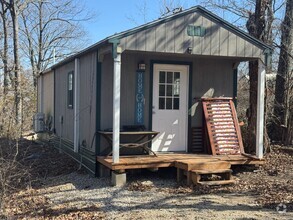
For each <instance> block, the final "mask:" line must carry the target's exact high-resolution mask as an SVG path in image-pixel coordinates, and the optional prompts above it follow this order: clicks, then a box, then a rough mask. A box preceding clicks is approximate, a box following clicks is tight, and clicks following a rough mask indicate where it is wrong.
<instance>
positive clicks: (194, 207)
mask: <svg viewBox="0 0 293 220" xmlns="http://www.w3.org/2000/svg"><path fill="white" fill-rule="evenodd" d="M0 141H1V140H0ZM0 144H1V142H0ZM3 146H6V144H1V147H3ZM7 146H8V145H7ZM19 149H20V153H19V155H20V159H19V161H20V162H21V164H22V165H23V166H24V167H26V169H27V170H28V171H29V172H30V178H31V181H29V182H23V181H22V179H20V180H19V181H20V182H19V183H18V184H14V185H15V187H17V190H15V191H12V192H11V195H9V196H8V197H7V198H6V199H5V207H4V212H3V213H1V212H0V219H1V218H4V219H5V218H8V219H38V220H39V219H54V220H56V219H62V220H63V219H66V220H68V219H119V220H120V219H127V220H128V219H172V220H173V219H221V220H222V219H242V220H248V219H293V212H292V211H293V194H292V192H293V173H292V170H293V150H292V148H283V147H278V146H276V147H275V148H274V150H273V152H271V153H270V154H268V155H266V164H265V165H264V166H261V167H253V166H241V167H233V168H232V169H233V171H234V173H233V176H234V178H235V180H236V184H235V185H232V186H222V187H207V188H205V187H194V188H190V187H186V186H185V185H184V183H183V184H182V183H180V184H177V183H176V172H175V169H174V168H173V169H171V168H170V169H160V170H159V172H150V171H147V170H144V171H142V173H132V175H128V176H127V177H128V184H127V185H126V186H124V187H111V186H110V179H109V178H92V177H90V176H89V175H87V174H86V173H85V172H83V171H81V170H79V164H78V163H76V162H75V161H73V160H72V159H70V158H68V157H67V156H66V155H65V154H60V153H59V152H58V150H56V149H54V148H52V147H51V146H46V145H38V144H34V143H32V142H29V141H24V142H22V143H21V147H20V148H19ZM28 158H29V159H28ZM16 182H17V181H16ZM19 186H22V187H20V188H19ZM280 203H284V204H286V206H287V212H285V213H279V212H277V210H276V207H277V206H278V205H279V204H280ZM267 208H268V209H267Z"/></svg>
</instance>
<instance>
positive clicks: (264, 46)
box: [50, 6, 273, 69]
mask: <svg viewBox="0 0 293 220" xmlns="http://www.w3.org/2000/svg"><path fill="white" fill-rule="evenodd" d="M193 12H199V13H200V14H201V15H202V16H205V17H206V18H208V19H210V20H212V21H213V22H215V23H218V24H220V25H222V26H223V27H224V28H226V29H227V30H229V31H231V32H233V33H235V34H236V35H239V36H241V37H242V38H243V39H245V40H246V41H249V42H251V43H252V44H254V45H256V46H258V47H260V48H261V49H263V50H270V51H271V50H272V49H273V48H272V47H271V46H269V45H267V44H265V43H264V42H262V41H260V40H258V39H256V38H255V37H253V36H251V35H249V34H248V33H247V32H245V31H243V30H241V29H239V28H237V27H236V26H234V25H233V24H231V23H229V22H227V21H225V20H224V19H222V18H220V17H219V16H217V15H215V14H214V13H212V12H210V11H209V10H207V9H205V8H203V7H202V6H194V7H191V8H189V9H187V10H184V11H182V12H178V13H176V14H172V15H168V16H166V17H163V18H159V19H157V20H154V21H151V22H149V23H146V24H143V25H140V26H138V27H135V28H132V29H129V30H126V31H123V32H120V33H117V34H113V35H111V36H109V37H106V38H104V39H103V40H101V41H98V42H97V43H95V44H93V45H91V46H89V47H87V48H85V49H83V50H81V51H80V52H78V53H76V54H74V55H72V56H69V57H68V58H66V59H64V60H63V61H60V62H59V63H57V64H55V65H53V66H52V67H51V68H50V69H54V68H56V67H58V66H60V65H61V64H64V63H67V62H70V61H72V60H73V59H74V58H77V57H80V56H81V55H83V54H85V53H88V52H91V51H94V50H97V49H98V48H99V47H101V46H102V45H104V44H107V43H109V41H110V40H113V39H122V38H124V37H127V36H129V35H132V34H135V33H137V32H140V31H142V30H145V29H148V28H151V27H154V26H156V25H159V24H162V23H165V22H168V21H170V20H174V19H176V18H179V17H181V16H184V15H187V14H189V13H193Z"/></svg>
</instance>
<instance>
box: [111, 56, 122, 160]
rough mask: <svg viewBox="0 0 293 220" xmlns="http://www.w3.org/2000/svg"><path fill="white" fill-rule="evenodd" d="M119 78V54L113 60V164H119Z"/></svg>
mask: <svg viewBox="0 0 293 220" xmlns="http://www.w3.org/2000/svg"><path fill="white" fill-rule="evenodd" d="M120 78H121V54H120V53H117V57H116V58H114V78H113V146H112V147H113V163H118V162H119V145H120V137H119V133H120Z"/></svg>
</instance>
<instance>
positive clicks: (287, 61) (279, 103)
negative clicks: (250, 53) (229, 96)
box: [273, 0, 293, 145]
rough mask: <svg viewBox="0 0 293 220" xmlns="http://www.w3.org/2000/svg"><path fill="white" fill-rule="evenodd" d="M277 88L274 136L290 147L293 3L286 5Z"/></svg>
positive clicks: (288, 2)
mask: <svg viewBox="0 0 293 220" xmlns="http://www.w3.org/2000/svg"><path fill="white" fill-rule="evenodd" d="M281 32H282V37H281V46H280V56H279V65H278V72H277V78H276V87H275V105H274V116H275V123H274V136H273V138H274V139H275V140H277V141H282V143H284V144H286V145H288V144H292V140H293V135H292V134H293V131H292V129H293V113H292V112H293V103H292V102H293V83H292V79H293V1H292V0H288V1H287V4H286V12H285V17H284V20H283V22H282V26H281Z"/></svg>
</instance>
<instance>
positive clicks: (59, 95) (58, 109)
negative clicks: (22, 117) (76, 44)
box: [55, 61, 74, 141]
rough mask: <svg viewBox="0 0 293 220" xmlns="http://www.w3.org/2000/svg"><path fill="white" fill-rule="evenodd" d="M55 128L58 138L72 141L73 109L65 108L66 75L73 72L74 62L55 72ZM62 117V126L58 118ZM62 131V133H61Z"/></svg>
mask: <svg viewBox="0 0 293 220" xmlns="http://www.w3.org/2000/svg"><path fill="white" fill-rule="evenodd" d="M55 71H56V72H55V77H56V78H55V86H56V87H55V91H56V96H55V99H56V100H55V104H56V106H55V128H56V133H57V135H58V136H60V135H61V134H62V137H63V138H65V139H67V140H70V141H73V127H74V126H73V125H74V120H73V115H74V110H73V108H72V109H70V108H68V107H67V75H68V73H69V72H70V71H74V61H72V62H70V63H68V64H66V65H64V66H61V67H59V68H57V69H56V70H55ZM61 116H63V125H61V124H60V117H61ZM61 130H62V133H61Z"/></svg>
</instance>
